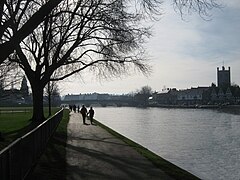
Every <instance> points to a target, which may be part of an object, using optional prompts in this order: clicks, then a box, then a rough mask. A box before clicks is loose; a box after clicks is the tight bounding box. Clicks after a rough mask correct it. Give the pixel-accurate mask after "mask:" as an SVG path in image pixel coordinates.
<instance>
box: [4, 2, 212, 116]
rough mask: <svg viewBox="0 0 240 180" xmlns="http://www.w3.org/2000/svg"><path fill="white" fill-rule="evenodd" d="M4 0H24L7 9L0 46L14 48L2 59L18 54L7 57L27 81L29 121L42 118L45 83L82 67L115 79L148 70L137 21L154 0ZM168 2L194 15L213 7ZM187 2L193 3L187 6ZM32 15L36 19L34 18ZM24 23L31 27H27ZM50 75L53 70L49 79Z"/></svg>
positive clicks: (143, 33)
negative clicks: (16, 7) (17, 8)
mask: <svg viewBox="0 0 240 180" xmlns="http://www.w3.org/2000/svg"><path fill="white" fill-rule="evenodd" d="M4 2H8V1H4ZM9 2H25V3H26V4H24V5H23V6H21V5H20V6H21V8H20V9H21V11H20V12H19V13H14V12H15V11H13V12H12V11H11V8H8V7H7V8H6V10H7V12H8V13H7V14H9V17H10V18H9V19H10V21H9V23H10V24H11V25H9V26H7V27H8V28H7V32H6V31H4V33H3V34H4V38H2V39H3V40H5V39H6V42H4V43H3V44H1V45H4V44H9V43H10V46H11V47H13V48H12V49H11V48H10V49H11V50H8V51H7V50H5V52H6V53H4V54H5V55H2V57H7V56H8V55H9V53H10V52H12V50H13V49H15V50H16V53H17V57H16V58H12V59H11V60H12V61H13V62H17V63H18V64H19V66H20V67H21V68H22V69H23V70H24V72H25V74H26V76H27V78H28V80H29V82H30V84H31V88H32V95H33V117H32V119H33V120H36V121H42V120H43V119H44V115H43V89H44V87H45V86H46V85H47V83H48V82H49V81H58V80H63V79H65V78H67V77H70V76H71V75H73V74H77V73H81V72H82V71H85V70H89V71H92V72H93V73H95V74H96V75H97V76H98V77H101V78H109V77H111V76H117V77H118V76H120V75H122V74H126V73H129V72H131V71H132V70H136V71H140V72H143V73H148V72H149V70H150V67H149V66H148V64H147V63H146V58H144V48H143V46H142V44H143V43H144V42H145V40H146V38H148V37H149V36H150V31H149V30H150V29H149V28H148V27H144V26H143V25H142V20H145V19H146V18H153V19H154V18H155V17H156V16H155V15H159V14H160V13H159V12H160V11H159V6H160V5H161V2H160V1H159V0H139V1H124V0H118V1H117V0H81V1H79V0H62V1H61V3H59V1H57V0H51V1H47V2H46V3H45V1H40V0H39V1H27V0H25V1H23V0H22V1H20V0H19V1H9ZM50 2H52V3H50ZM173 2H174V4H175V5H176V7H177V8H178V9H179V10H180V12H181V13H182V12H183V11H184V9H183V8H182V6H179V5H180V4H182V5H184V7H187V6H188V7H189V9H188V11H190V10H191V9H193V10H197V11H198V12H199V13H200V12H204V11H207V10H208V9H209V8H208V6H210V5H211V7H214V6H215V4H214V3H213V2H214V1H211V0H209V1H206V0H204V1H198V0H189V1H173ZM186 2H192V3H190V4H188V5H186ZM193 2H195V4H194V5H193ZM49 3H50V4H49ZM198 3H199V4H198ZM17 4H18V3H17ZM200 4H201V5H200ZM47 5H48V6H47ZM56 5H57V6H56ZM29 7H32V8H29ZM53 7H54V8H53ZM44 8H47V9H48V13H45V11H44ZM51 8H52V11H51V10H50V9H51ZM8 9H10V10H8ZM35 9H36V10H35ZM4 10H5V9H4ZM43 11H44V12H43ZM17 12H18V11H17ZM49 12H50V13H49ZM16 14H17V15H16ZM16 17H18V21H16V20H15V18H16ZM33 18H37V19H35V20H36V22H35V21H34V19H33ZM30 26H33V28H32V27H31V28H30ZM28 27H29V28H30V30H26V28H28ZM6 34H7V35H8V36H6ZM5 36H6V37H7V38H5ZM2 37H3V36H2ZM13 42H14V45H13V44H11V43H13ZM19 42H21V43H19ZM1 48H2V46H0V50H1ZM53 74H56V76H54V78H53V76H52V75H53Z"/></svg>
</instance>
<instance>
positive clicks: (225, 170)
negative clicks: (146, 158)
mask: <svg viewBox="0 0 240 180" xmlns="http://www.w3.org/2000/svg"><path fill="white" fill-rule="evenodd" d="M95 113H96V114H95V118H96V119H97V120H98V121H100V122H101V123H103V124H105V125H107V126H109V127H111V128H112V129H114V130H115V131H117V132H119V133H120V134H122V135H124V136H126V137H128V138H129V139H132V140H133V141H135V142H137V143H139V144H141V145H142V146H144V147H146V148H148V149H149V150H151V151H153V152H154V153H156V154H158V155H159V156H161V157H163V158H165V159H166V160H168V161H170V162H172V163H174V164H175V165H177V166H179V167H181V168H183V169H185V170H187V171H189V172H191V173H192V174H194V175H196V176H198V177H199V178H201V179H211V180H212V179H214V180H218V179H224V180H225V179H228V180H229V179H234V180H235V179H236V180H239V179H240V116H239V115H233V114H228V113H223V112H219V111H217V110H207V109H165V108H147V109H141V108H129V107H120V108H119V107H105V108H102V107H96V108H95Z"/></svg>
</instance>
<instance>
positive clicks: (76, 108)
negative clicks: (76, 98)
mask: <svg viewBox="0 0 240 180" xmlns="http://www.w3.org/2000/svg"><path fill="white" fill-rule="evenodd" d="M69 109H70V111H73V112H75V113H76V111H77V112H78V113H81V114H82V118H83V124H87V123H86V118H87V116H89V118H90V122H91V124H93V116H94V110H93V108H92V107H90V109H89V111H88V110H87V108H86V107H85V106H84V105H82V108H81V109H80V107H79V106H76V105H75V104H74V105H69Z"/></svg>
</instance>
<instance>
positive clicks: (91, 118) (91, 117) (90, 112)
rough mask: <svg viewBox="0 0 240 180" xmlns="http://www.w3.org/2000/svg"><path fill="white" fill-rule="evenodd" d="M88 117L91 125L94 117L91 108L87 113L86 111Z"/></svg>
mask: <svg viewBox="0 0 240 180" xmlns="http://www.w3.org/2000/svg"><path fill="white" fill-rule="evenodd" d="M88 114H89V117H90V121H91V124H93V116H94V110H93V108H92V107H90V109H89V111H88Z"/></svg>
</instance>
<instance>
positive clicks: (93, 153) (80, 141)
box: [67, 112, 171, 180]
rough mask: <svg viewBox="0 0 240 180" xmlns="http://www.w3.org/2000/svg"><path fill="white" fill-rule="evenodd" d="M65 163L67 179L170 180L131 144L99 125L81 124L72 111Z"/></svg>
mask: <svg viewBox="0 0 240 180" xmlns="http://www.w3.org/2000/svg"><path fill="white" fill-rule="evenodd" d="M87 123H89V124H90V122H89V121H88V120H87ZM67 163H68V167H67V171H68V173H67V174H68V175H67V180H81V179H119V180H121V179H124V180H125V179H164V180H165V179H167V180H168V179H171V178H169V177H168V176H167V175H166V174H164V172H162V171H161V170H160V169H158V168H156V167H154V166H153V165H152V163H151V162H150V161H148V160H147V159H146V158H145V157H143V156H141V155H140V154H139V153H138V152H137V151H136V150H134V149H133V148H132V147H130V146H128V145H127V144H125V143H124V142H123V141H121V140H119V139H117V138H116V137H114V136H113V135H111V134H110V133H108V132H107V131H105V130H104V129H102V128H101V127H99V126H96V125H83V123H82V117H81V115H80V114H79V113H72V112H71V113H70V121H69V124H68V140H67Z"/></svg>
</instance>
